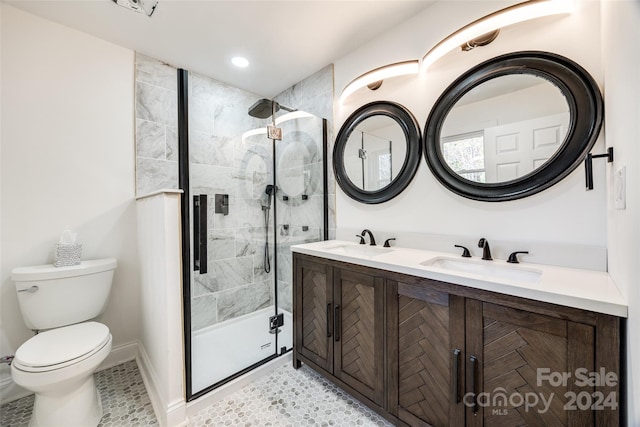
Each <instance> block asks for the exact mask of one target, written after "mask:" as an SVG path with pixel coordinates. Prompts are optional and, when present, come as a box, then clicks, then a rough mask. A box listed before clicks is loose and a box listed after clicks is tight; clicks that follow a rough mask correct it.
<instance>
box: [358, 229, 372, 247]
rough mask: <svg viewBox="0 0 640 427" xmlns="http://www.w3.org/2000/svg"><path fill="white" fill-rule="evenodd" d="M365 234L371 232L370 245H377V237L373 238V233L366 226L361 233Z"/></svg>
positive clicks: (361, 234)
mask: <svg viewBox="0 0 640 427" xmlns="http://www.w3.org/2000/svg"><path fill="white" fill-rule="evenodd" d="M365 234H369V241H370V242H371V243H369V245H371V246H375V245H376V239H374V238H373V233H372V232H371V231H369V230H367V229H366V228H365V229H364V230H362V233H360V236H362V237H364V235H365Z"/></svg>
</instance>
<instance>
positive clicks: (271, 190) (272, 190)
mask: <svg viewBox="0 0 640 427" xmlns="http://www.w3.org/2000/svg"><path fill="white" fill-rule="evenodd" d="M277 190H278V187H276V186H275V185H272V184H269V185H267V188H266V189H265V190H264V193H265V194H266V195H267V204H266V205H265V207H264V208H265V209H271V199H272V198H273V197H275V194H276V191H277Z"/></svg>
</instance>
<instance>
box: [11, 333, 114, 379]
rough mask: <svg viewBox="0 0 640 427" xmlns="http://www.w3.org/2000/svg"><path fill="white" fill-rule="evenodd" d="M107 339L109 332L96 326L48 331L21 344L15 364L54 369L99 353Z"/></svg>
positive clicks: (109, 335)
mask: <svg viewBox="0 0 640 427" xmlns="http://www.w3.org/2000/svg"><path fill="white" fill-rule="evenodd" d="M110 337H111V334H110V333H109V328H108V327H106V326H105V325H103V324H102V323H98V322H85V323H78V324H75V325H71V326H65V327H62V328H57V329H52V330H50V331H46V332H41V333H39V334H38V335H36V336H34V337H33V338H30V339H29V340H28V341H27V342H25V343H24V344H22V345H21V346H20V348H18V351H16V357H15V361H17V362H18V363H19V364H20V365H21V366H23V367H31V368H45V367H54V366H55V365H60V364H63V363H65V362H70V361H73V360H74V359H79V358H82V357H83V356H85V355H88V354H89V353H93V352H95V351H97V350H99V349H100V348H102V347H103V346H104V345H105V343H106V342H107V341H109V338H110Z"/></svg>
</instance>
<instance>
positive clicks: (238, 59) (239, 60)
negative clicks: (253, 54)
mask: <svg viewBox="0 0 640 427" xmlns="http://www.w3.org/2000/svg"><path fill="white" fill-rule="evenodd" d="M231 63H232V64H233V65H235V66H236V67H240V68H246V67H248V66H249V60H248V59H247V58H244V57H242V56H234V57H233V58H231Z"/></svg>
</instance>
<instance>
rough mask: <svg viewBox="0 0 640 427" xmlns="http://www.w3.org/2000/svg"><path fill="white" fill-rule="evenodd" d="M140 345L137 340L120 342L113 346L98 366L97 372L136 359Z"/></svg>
mask: <svg viewBox="0 0 640 427" xmlns="http://www.w3.org/2000/svg"><path fill="white" fill-rule="evenodd" d="M139 347H140V344H139V343H138V342H137V341H133V342H129V343H126V344H120V345H118V346H115V347H113V348H112V349H111V352H110V353H109V355H108V356H107V358H106V359H104V361H103V362H102V363H101V364H100V366H98V369H96V372H98V371H102V370H104V369H109V368H113V367H114V366H118V365H121V364H123V363H125V362H129V361H130V360H135V358H136V357H137V356H138V348H139Z"/></svg>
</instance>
